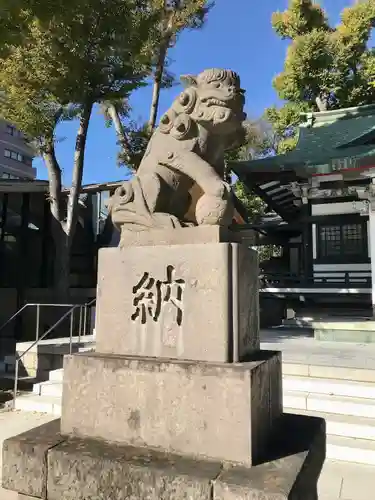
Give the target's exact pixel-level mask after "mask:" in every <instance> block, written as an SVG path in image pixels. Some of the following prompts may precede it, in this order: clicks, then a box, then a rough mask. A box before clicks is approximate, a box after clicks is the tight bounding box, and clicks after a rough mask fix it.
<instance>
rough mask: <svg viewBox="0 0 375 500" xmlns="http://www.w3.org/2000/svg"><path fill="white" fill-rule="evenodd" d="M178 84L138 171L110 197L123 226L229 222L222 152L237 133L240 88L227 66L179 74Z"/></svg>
mask: <svg viewBox="0 0 375 500" xmlns="http://www.w3.org/2000/svg"><path fill="white" fill-rule="evenodd" d="M181 80H182V82H183V83H184V84H185V87H186V88H185V90H184V91H183V92H182V93H181V94H180V95H179V96H178V97H177V99H176V100H175V101H174V103H173V105H172V107H171V108H170V109H169V110H168V111H167V112H166V113H165V114H164V115H163V116H162V118H161V120H160V124H159V126H158V128H157V129H156V130H155V132H154V133H153V135H152V137H151V139H150V142H149V144H148V147H147V150H146V153H145V155H144V157H143V159H142V162H141V165H140V167H139V169H138V171H137V174H136V175H135V176H134V177H133V178H132V179H131V180H130V181H128V182H124V183H123V184H122V186H121V187H119V188H118V189H117V190H116V192H115V194H114V195H113V197H112V198H111V202H110V210H111V215H112V220H113V222H114V224H115V225H116V226H117V227H118V228H119V229H121V232H122V234H124V232H126V231H142V230H148V229H157V228H159V229H162V228H179V227H186V226H192V225H202V224H210V225H212V224H217V225H228V224H230V221H231V219H232V216H233V202H232V193H231V189H230V187H229V185H228V184H227V183H226V182H224V167H225V165H224V152H225V151H226V150H227V149H230V148H232V147H234V146H236V145H239V144H241V142H242V141H243V139H244V129H243V126H242V123H243V121H244V120H245V118H246V114H245V113H244V110H243V108H244V103H245V97H244V94H245V92H244V90H242V89H241V86H240V79H239V76H238V75H237V74H236V73H234V72H233V71H229V70H223V69H209V70H206V71H204V72H202V73H201V74H199V75H198V76H196V77H194V76H185V77H182V78H181Z"/></svg>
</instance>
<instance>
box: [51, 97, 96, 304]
mask: <svg viewBox="0 0 375 500" xmlns="http://www.w3.org/2000/svg"><path fill="white" fill-rule="evenodd" d="M92 107H93V104H92V103H88V104H86V105H85V106H84V107H83V110H82V115H81V118H80V125H79V129H78V133H77V138H76V147H75V153H74V167H73V178H72V186H71V188H70V192H69V196H68V201H67V206H66V205H65V202H64V199H63V195H62V180H61V169H60V166H59V163H58V161H57V158H56V155H55V148H54V144H53V140H52V139H50V141H49V142H48V144H47V146H46V148H45V150H44V151H43V159H44V162H45V164H46V167H47V171H48V179H49V193H50V203H51V214H52V237H53V241H54V244H55V255H54V266H53V267H54V289H55V291H56V293H57V295H58V297H59V300H61V301H66V300H68V298H69V287H70V253H71V247H72V242H73V237H74V232H75V229H76V225H77V220H78V210H79V205H78V202H79V195H80V192H81V188H82V176H83V165H84V157H85V148H86V140H87V131H88V125H89V122H90V116H91V111H92Z"/></svg>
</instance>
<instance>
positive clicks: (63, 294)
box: [43, 139, 69, 302]
mask: <svg viewBox="0 0 375 500" xmlns="http://www.w3.org/2000/svg"><path fill="white" fill-rule="evenodd" d="M43 159H44V163H45V165H46V167H47V172H48V180H49V200H50V207H51V215H52V221H51V234H52V238H53V242H54V246H55V255H54V258H53V287H54V289H55V291H56V293H57V295H58V297H59V300H61V301H62V302H65V301H67V299H68V295H69V274H68V272H67V269H68V267H69V252H68V251H67V250H66V242H65V240H66V233H65V227H64V226H65V206H64V202H63V199H62V193H61V189H62V182H61V169H60V166H59V164H58V161H57V158H56V155H55V147H54V144H53V140H52V139H51V140H50V141H49V143H48V144H47V147H46V149H45V151H44V152H43Z"/></svg>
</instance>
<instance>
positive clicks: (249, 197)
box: [234, 180, 267, 223]
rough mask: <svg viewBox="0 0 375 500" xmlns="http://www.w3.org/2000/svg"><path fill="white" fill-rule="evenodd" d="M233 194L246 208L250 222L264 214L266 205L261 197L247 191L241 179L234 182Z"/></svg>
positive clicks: (255, 220)
mask: <svg viewBox="0 0 375 500" xmlns="http://www.w3.org/2000/svg"><path fill="white" fill-rule="evenodd" d="M234 194H235V195H236V197H237V198H238V199H239V200H240V202H241V203H242V205H243V206H244V208H245V209H246V212H247V216H248V218H249V221H250V222H253V223H254V222H257V221H258V220H259V219H260V217H262V215H264V213H265V210H266V208H267V205H266V204H265V203H264V201H263V200H262V199H261V198H259V197H258V196H255V195H253V194H251V193H249V191H248V189H247V188H246V186H245V184H244V183H243V182H242V181H239V180H238V181H237V182H236V183H235V185H234Z"/></svg>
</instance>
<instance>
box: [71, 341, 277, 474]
mask: <svg viewBox="0 0 375 500" xmlns="http://www.w3.org/2000/svg"><path fill="white" fill-rule="evenodd" d="M93 408H95V411H93ZM281 414H282V388H281V356H280V354H279V353H275V352H270V351H267V352H265V351H259V352H258V353H257V355H256V356H255V355H254V356H252V361H249V362H247V363H204V362H196V361H195V362H192V361H182V360H170V359H161V358H142V357H134V356H114V355H104V354H99V353H90V354H83V355H72V356H66V357H65V363H64V390H63V401H62V418H61V430H62V432H63V433H64V434H67V435H71V436H78V437H81V438H85V437H92V438H99V439H106V440H109V441H112V442H117V443H121V444H125V445H133V446H144V447H150V448H153V449H159V450H163V451H165V452H171V453H181V454H183V455H190V456H192V457H196V458H208V459H211V460H226V461H228V462H233V463H237V464H241V465H246V466H251V465H252V463H253V462H254V461H255V460H256V459H257V458H258V457H259V456H260V454H261V453H263V451H264V449H265V447H266V444H267V441H268V440H269V436H270V434H271V433H272V430H273V428H274V427H275V425H276V424H277V421H278V419H279V417H280V415H281ZM233 429H235V430H236V431H235V432H233Z"/></svg>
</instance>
